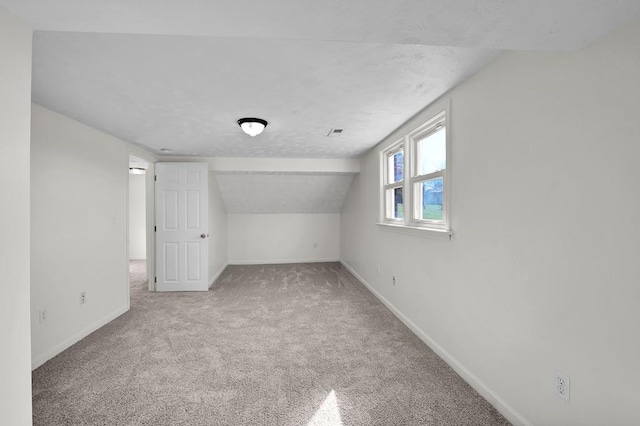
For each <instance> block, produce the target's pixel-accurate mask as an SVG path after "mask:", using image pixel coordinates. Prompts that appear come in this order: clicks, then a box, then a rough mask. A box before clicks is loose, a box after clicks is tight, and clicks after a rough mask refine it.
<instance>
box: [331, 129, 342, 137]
mask: <svg viewBox="0 0 640 426" xmlns="http://www.w3.org/2000/svg"><path fill="white" fill-rule="evenodd" d="M342 130H343V129H331V130H329V134H328V135H327V137H330V138H335V137H337V136H340V135H341V134H342Z"/></svg>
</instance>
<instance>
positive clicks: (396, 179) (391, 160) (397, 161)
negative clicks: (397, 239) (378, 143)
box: [383, 144, 404, 222]
mask: <svg viewBox="0 0 640 426" xmlns="http://www.w3.org/2000/svg"><path fill="white" fill-rule="evenodd" d="M383 169H385V170H384V172H383V173H384V175H385V185H384V197H385V198H386V201H385V205H386V213H385V216H386V218H387V219H388V220H390V221H393V222H402V219H404V197H403V190H404V146H403V145H397V144H396V145H394V147H393V149H391V150H389V151H387V152H386V153H385V164H384V166H383Z"/></svg>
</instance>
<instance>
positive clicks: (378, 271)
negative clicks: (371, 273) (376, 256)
mask: <svg viewBox="0 0 640 426" xmlns="http://www.w3.org/2000/svg"><path fill="white" fill-rule="evenodd" d="M376 272H377V273H378V275H380V265H376Z"/></svg>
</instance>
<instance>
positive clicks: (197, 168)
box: [155, 163, 209, 291]
mask: <svg viewBox="0 0 640 426" xmlns="http://www.w3.org/2000/svg"><path fill="white" fill-rule="evenodd" d="M208 183H209V180H208V165H207V163H156V182H155V184H156V225H155V226H156V228H155V229H156V290H157V291H207V290H208V289H209V280H208V278H207V275H208V269H209V262H208V259H209V241H208V237H209V234H208V220H207V219H208V215H207V209H208V206H209V204H208V195H209V192H208V189H209V185H208Z"/></svg>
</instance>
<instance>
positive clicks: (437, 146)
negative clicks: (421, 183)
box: [418, 127, 447, 175]
mask: <svg viewBox="0 0 640 426" xmlns="http://www.w3.org/2000/svg"><path fill="white" fill-rule="evenodd" d="M446 135H447V130H446V128H445V127H443V128H441V129H440V130H438V131H436V132H435V133H432V134H430V135H429V136H427V137H426V138H423V139H420V140H418V174H419V175H426V174H428V173H433V172H437V171H439V170H444V169H446V168H447V136H446Z"/></svg>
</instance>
